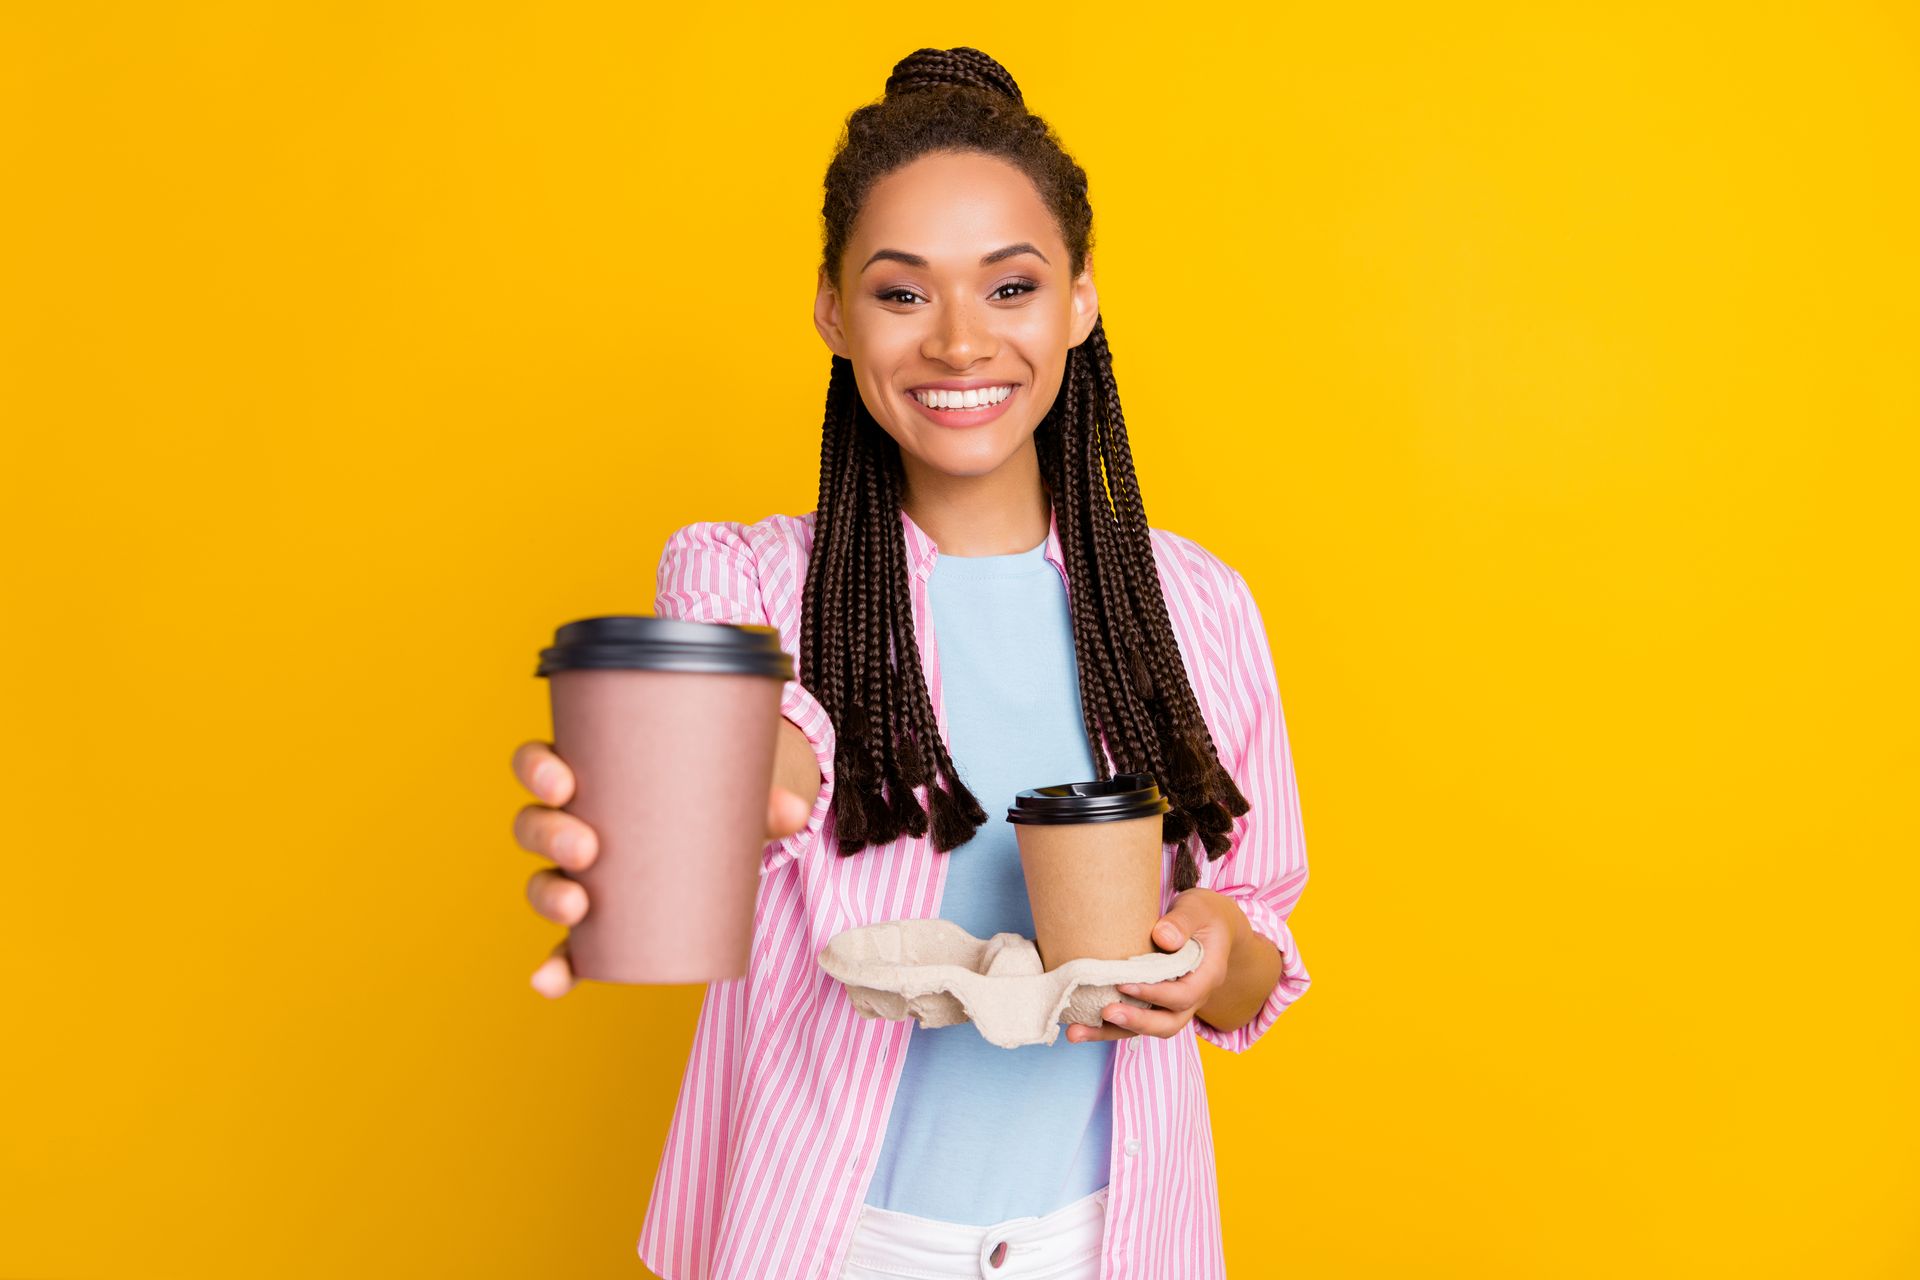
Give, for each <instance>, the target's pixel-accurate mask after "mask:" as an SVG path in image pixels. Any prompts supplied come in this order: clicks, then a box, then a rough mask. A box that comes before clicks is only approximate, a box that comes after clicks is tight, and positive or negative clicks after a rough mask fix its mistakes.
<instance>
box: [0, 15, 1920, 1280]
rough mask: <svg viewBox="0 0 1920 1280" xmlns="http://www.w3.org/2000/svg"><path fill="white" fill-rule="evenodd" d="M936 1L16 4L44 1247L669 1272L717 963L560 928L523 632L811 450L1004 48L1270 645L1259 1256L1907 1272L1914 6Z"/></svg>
mask: <svg viewBox="0 0 1920 1280" xmlns="http://www.w3.org/2000/svg"><path fill="white" fill-rule="evenodd" d="M913 8H914V6H900V5H893V4H888V5H875V4H855V5H835V6H830V7H819V8H816V9H811V10H806V11H801V10H795V9H788V8H784V7H773V6H769V7H767V8H765V9H762V10H750V9H734V10H733V11H731V12H725V13H719V12H698V11H697V10H698V7H697V6H691V7H688V8H687V9H686V10H685V11H682V12H676V13H667V12H663V11H660V10H657V9H655V8H653V7H652V6H645V5H625V4H605V5H595V6H585V5H479V6H476V5H471V4H457V5H456V4H445V5H439V6H433V7H429V6H426V5H421V4H395V3H381V4H371V3H369V4H359V5H341V4H327V5H319V4H280V5H257V6H237V5H236V6H220V5H211V4H204V3H197V4H185V5H179V6H167V5H148V6H136V5H98V4H70V5H43V6H38V7H37V8H36V9H33V10H29V9H28V8H27V7H26V6H9V8H8V11H7V15H6V17H5V19H4V26H0V173H4V175H5V185H6V198H5V200H4V201H3V202H0V221H3V222H4V237H3V238H0V291H3V302H4V306H0V323H4V326H5V327H4V332H0V339H4V344H3V345H0V394H3V395H4V401H3V402H0V412H3V413H4V418H5V425H6V436H7V449H6V454H5V457H6V460H7V461H6V464H5V466H4V468H0V474H4V477H5V478H4V485H5V488H4V491H0V497H3V498H4V502H3V503H0V507H3V508H4V517H0V518H4V520H5V528H4V534H5V537H6V540H7V548H8V553H7V556H6V558H5V559H6V570H5V573H6V579H7V582H6V590H5V593H4V597H5V601H6V609H7V625H6V628H5V644H6V653H5V655H4V671H5V675H4V681H5V684H4V695H5V705H6V708H7V720H8V732H7V733H6V735H5V739H6V743H5V764H6V765H7V773H6V777H7V779H8V781H9V782H10V783H11V784H12V787H13V798H12V803H11V804H10V805H9V806H8V809H9V811H10V814H11V816H12V819H13V821H12V825H11V830H10V832H9V839H8V846H9V856H10V863H11V866H10V870H9V873H8V875H7V884H6V890H5V892H4V895H3V900H4V902H5V903H6V917H5V920H4V928H0V939H3V941H0V949H3V950H0V955H4V959H5V962H6V972H7V975H8V980H7V991H8V999H7V1008H6V1011H5V1021H4V1028H5V1030H4V1035H5V1037H6V1040H7V1043H6V1045H5V1046H4V1052H0V1086H3V1088H4V1098H5V1103H6V1114H5V1116H4V1125H3V1126H0V1127H3V1129H4V1134H5V1137H4V1166H3V1167H0V1173H3V1175H4V1184H5V1185H4V1186H0V1215H5V1221H4V1223H3V1224H0V1275H5V1276H7V1277H17V1278H35V1280H38V1278H50V1277H123V1276H155V1277H173V1276H181V1277H189V1276H191V1277H225V1276H261V1275H286V1276H316V1277H319V1276H345V1275H367V1276H372V1275H380V1276H386V1275H392V1276H402V1275H419V1276H429V1275H445V1276H502V1277H506V1276H514V1277H519V1276H529V1277H531V1276H637V1275H640V1274H641V1273H642V1270H643V1269H642V1268H641V1267H640V1266H639V1264H638V1262H637V1261H636V1259H635V1257H634V1253H633V1245H634V1240H635V1237H636V1236H637V1234H638V1231H639V1227H640V1222H641V1216H642V1212H643V1210H644V1207H645V1203H646V1198H647V1192H648V1188H649V1186H650V1184H651V1180H652V1176H653V1169H654V1162H655V1159H656V1157H657V1155H658V1153H659V1150H660V1146H661V1143H662V1141H663V1139H664V1136H665V1133H666V1128H667V1124H668V1121H669V1118H670V1116H671V1110H672V1105H673V1099H674V1089H675V1086H676V1084H677V1082H678V1079H679V1074H680V1069H681V1065H682V1063H683V1061H684V1057H685V1053H686V1050H687V1047H688V1043H689V1039H690V1037H691V1034H692V1030H693V1024H694V1017H695V1014H696V1010H697V1008H698V1002H699V999H700V996H701V989H700V988H624V989H623V988H615V987H604V986H596V985H591V984H590V985H589V986H588V987H585V988H582V989H581V990H580V991H579V992H577V993H575V994H574V995H572V996H569V997H568V998H566V999H565V1000H562V1001H559V1002H549V1001H547V1000H545V999H543V998H541V997H540V996H539V995H537V994H536V993H535V992H533V991H532V990H531V988H530V987H529V986H528V985H527V976H528V974H529V973H530V972H531V970H532V969H533V968H534V967H535V965H536V964H537V963H538V962H539V961H540V960H541V959H542V958H543V957H544V956H545V954H546V952H547V949H548V948H549V946H550V945H551V944H552V943H553V942H554V940H555V939H556V938H557V936H558V929H557V927H556V926H553V925H550V924H547V923H546V922H544V921H542V920H540V919H538V918H537V917H536V916H535V915H534V913H533V912H532V911H531V910H529V908H528V907H527V905H526V903H525V901H524V900H523V897H522V894H523V886H524V882H525V879H526V877H527V875H528V874H530V873H531V872H532V871H533V870H534V869H535V868H536V867H537V866H539V865H541V863H540V862H539V860H538V859H535V858H533V857H532V856H530V855H528V854H526V853H524V852H521V851H519V850H518V849H516V848H515V846H514V845H513V843H512V840H511V836H510V831H509V824H510V822H511V819H512V815H513V813H514V811H515V810H516V809H517V808H518V807H519V805H520V804H521V803H522V802H523V801H524V800H525V798H526V797H525V796H524V795H523V793H521V792H520V790H519V789H518V788H517V786H516V785H515V784H514V782H513V780H512V778H511V776H510V774H509V772H508V763H507V762H508V757H509V755H510V753H511V751H512V749H513V748H514V746H515V745H516V744H517V743H518V742H520V741H521V740H523V739H526V738H529V737H544V736H546V733H547V731H548V728H549V722H548V720H547V709H546V702H545V698H546V686H545V683H544V682H542V681H538V680H536V679H534V678H533V676H532V674H531V673H532V666H533V661H534V653H535V650H536V649H537V648H538V646H539V645H540V644H542V643H544V642H545V641H546V639H547V638H548V637H549V636H550V634H551V628H552V626H553V625H555V624H556V623H557V622H558V621H561V620H564V619H566V618H571V617H578V616H582V615H586V614H590V613H596V612H621V611H636V610H637V611H644V610H646V609H647V608H648V607H649V606H650V604H651V593H652V575H653V569H654V563H655V559H656V557H657V555H658V553H659V549H660V545H661V543H662V541H663V539H664V538H665V536H666V534H667V533H668V532H669V531H670V530H671V529H673V528H675V527H676V526H678V525H680V524H682V523H685V522H687V521H690V520H695V519H712V518H732V519H743V520H756V519H759V518H761V517H762V516H765V515H767V514H768V513H770V512H776V511H780V512H791V513H803V512H805V511H808V510H810V509H812V507H813V506H814V504H815V489H814V486H815V483H816V466H817V447H818V430H819V421H820V413H821V406H822V402H823V397H824V391H825V380H826V375H827V358H828V357H827V352H826V349H825V347H824V346H823V345H822V344H821V343H820V342H819V340H818V337H817V336H816V335H815V333H814V332H813V329H812V326H811V321H810V316H809V309H810V300H811V296H812V273H813V269H814V263H815V260H816V254H817V251H818V225H817V218H818V209H819V204H820V180H821V176H822V172H823V170H824V168H825V165H826V162H827V160H828V157H829V155H830V152H831V148H832V145H833V142H834V140H835V137H836V135H837V132H838V129H839V126H840V122H841V120H842V119H843V118H844V116H845V114H846V112H848V111H849V110H851V109H852V108H853V107H855V106H857V105H859V104H860V103H862V102H864V101H867V100H869V99H870V98H872V97H873V96H875V95H877V94H878V93H879V91H880V89H881V86H882V84H883V82H884V79H885V76H886V74H887V71H888V69H889V67H890V66H891V64H892V63H893V61H894V60H895V59H897V58H899V57H901V56H903V55H904V54H906V53H907V52H909V51H910V50H912V49H913V48H915V47H917V46H920V45H938V46H948V45H956V44H973V45H977V46H980V47H982V48H985V49H986V50H988V51H989V52H990V53H992V54H994V55H995V56H996V57H998V58H1000V59H1001V60H1002V61H1003V62H1004V63H1006V65H1007V66H1008V67H1009V68H1011V69H1012V71H1013V72H1014V74H1015V75H1016V76H1017V77H1018V78H1019V80H1020V82H1021V84H1022V85H1023V87H1024V88H1025V90H1026V91H1027V94H1028V98H1029V101H1030V103H1031V104H1032V105H1033V106H1034V107H1035V108H1036V109H1037V110H1039V111H1040V112H1041V113H1042V114H1044V115H1046V116H1047V117H1049V118H1050V119H1051V120H1052V121H1053V122H1054V123H1055V125H1056V126H1057V127H1058V128H1059V129H1060V130H1061V132H1062V133H1063V135H1064V137H1065V139H1066V141H1067V143H1068V145H1069V147H1070V148H1071V149H1072V150H1073V151H1074V152H1075V154H1076V155H1077V157H1078V158H1079V159H1080V160H1081V161H1082V163H1083V164H1085V166H1086V167H1087V169H1088V171H1089V173H1090V174H1091V175H1092V192H1093V197H1094V201H1095V208H1096V217H1097V221H1096V235H1097V237H1098V239H1097V244H1096V250H1095V253H1096V256H1095V272H1096V277H1097V279H1098V281H1099V283H1100V285H1101V289H1102V302H1103V310H1104V313H1105V316H1106V321H1107V325H1108V328H1109V330H1110V332H1111V335H1112V341H1113V346H1114V351H1115V360H1116V370H1117V373H1118V376H1119V379H1120V382H1121V386H1122V390H1123V394H1124V397H1125V403H1126V407H1127V411H1128V419H1129V423H1130V426H1131V429H1132V432H1133V439H1134V445H1135V451H1136V457H1137V459H1138V462H1139V466H1140V470H1141V474H1142V476H1143V479H1144V484H1145V491H1146V497H1147V502H1148V514H1149V518H1150V519H1151V520H1152V521H1153V523H1155V524H1156V525H1159V526H1162V527H1165V528H1169V529H1172V530H1175V531H1177V532H1180V533H1184V534H1186V535H1189V536H1191V537H1194V538H1197V539H1198V540H1199V541H1201V542H1202V543H1203V544H1205V545H1206V546H1208V547H1209V548H1211V549H1212V550H1214V551H1215V552H1217V553H1218V554H1220V555H1221V556H1222V557H1224V558H1225V559H1226V560H1227V561H1228V562H1229V563H1231V564H1233V565H1235V566H1236V567H1238V568H1239V569H1241V570H1242V571H1243V572H1244V573H1245V574H1246V576H1247V578H1248V580H1249V582H1250V583H1251V584H1252V586H1253V588H1254V591H1255V593H1256V597H1257V599H1258V600H1259V601H1260V603H1261V605H1262V608H1263V609H1264V611H1265V616H1266V620H1267V623H1268V626H1269V629H1270V633H1271V638H1272V642H1273V646H1274V651H1275V656H1276V662H1277V666H1278V670H1279V673H1280V681H1281V688H1282V693H1283V695H1284V697H1285V701H1286V706H1287V711H1288V718H1289V722H1290V728H1291V731H1292V735H1293V746H1294V751H1295V756H1296V764H1297V768H1298V777H1299V784H1300V791H1301V797H1302V802H1303V806H1304V813H1305V820H1306V830H1307V837H1308V847H1309V854H1310V859H1311V863H1312V868H1313V874H1312V879H1311V882H1310V884H1309V887H1308V890H1307V893H1306V895H1305V897H1304V899H1303V900H1302V905H1301V906H1300V908H1299V910H1298V912H1297V913H1296V915H1295V917H1294V923H1295V926H1296V928H1297V930H1298V932H1299V936H1300V939H1301V944H1302V947H1303V954H1304V955H1305V956H1306V958H1307V962H1308V964H1309V967H1310V968H1311V970H1312V972H1313V974H1314V979H1315V982H1314V987H1313V990H1312V991H1311V993H1310V994H1309V995H1308V996H1307V997H1306V999H1305V1000H1304V1001H1303V1002H1302V1003H1301V1004H1300V1005H1298V1006H1297V1007H1296V1008H1294V1009H1293V1010H1291V1011H1289V1012H1288V1013H1287V1015H1286V1016H1285V1017H1284V1019H1283V1020H1282V1022H1281V1023H1280V1024H1278V1025H1277V1026H1276V1028H1275V1030H1274V1032H1273V1033H1272V1034H1271V1035H1269V1036H1268V1037H1267V1038H1266V1040H1265V1041H1264V1042H1263V1043H1262V1044H1260V1045H1259V1046H1258V1047H1257V1048H1256V1049H1255V1050H1254V1051H1253V1052H1252V1053H1250V1054H1248V1055H1246V1056H1245V1057H1231V1056H1228V1055H1224V1054H1221V1053H1218V1052H1216V1051H1214V1050H1212V1049H1211V1048H1208V1049H1205V1050H1204V1051H1203V1055H1202V1056H1203V1058H1204V1060H1205V1062H1206V1068H1207V1072H1208V1078H1209V1081H1210V1086H1211V1089H1212V1098H1213V1107H1214V1112H1213V1114H1214V1123H1215V1129H1216V1137H1217V1142H1218V1149H1219V1153H1220V1170H1221V1199H1222V1208H1223V1213H1224V1216H1225V1230H1226V1249H1227V1256H1228V1260H1229V1264H1230V1270H1231V1273H1232V1274H1233V1275H1234V1276H1235V1277H1236V1278H1237V1280H1252V1278H1254V1277H1262V1276H1273V1277H1309V1276H1312V1277H1347V1276H1376V1275H1377V1276H1401V1275H1416V1274H1417V1275H1423V1276H1476V1277H1486V1276H1516V1277H1520V1276H1555V1277H1559V1276H1571V1277H1579V1276H1615V1275H1636V1276H1637V1275H1662V1276H1665V1275H1673V1276H1681V1275H1687V1276H1699V1275H1739V1276H1810V1275H1822V1276H1912V1275H1917V1274H1920V1230H1917V1229H1916V1227H1915V1225H1914V1224H1915V1221H1916V1218H1915V1217H1914V1216H1913V1211H1914V1208H1915V1205H1916V1203H1920V1142H1916V1137H1920V1114H1917V1112H1920V1089H1916V1078H1917V1077H1920V1071H1917V1070H1916V1067H1917V1066H1920V1064H1917V1063H1916V1051H1915V1045H1916V1040H1917V1039H1920V1037H1917V1036H1916V1030H1917V1027H1916V1023H1917V1021H1920V1018H1917V1017H1916V990H1917V989H1920V988H1917V987H1916V982H1915V979H1916V967H1917V966H1916V962H1915V955H1914V950H1913V948H1914V946H1915V942H1916V932H1917V931H1916V929H1915V926H1914V920H1913V908H1914V904H1915V898H1916V894H1915V890H1916V888H1917V887H1920V873H1916V869H1915V868H1916V854H1917V853H1920V841H1917V840H1916V839H1915V835H1916V832H1915V818H1914V799H1915V795H1914V792H1915V786H1914V783H1915V763H1916V751H1915V741H1916V732H1915V723H1916V712H1920V706H1916V703H1917V702H1920V699H1916V687H1915V680H1914V673H1913V661H1914V654H1915V648H1916V643H1915V642H1916V635H1915V629H1914V627H1913V625H1912V619H1911V617H1910V616H1909V613H1908V611H1909V610H1910V609H1911V608H1912V606H1913V603H1914V597H1915V588H1916V575H1915V573H1914V563H1915V552H1916V546H1915V538H1914V536H1913V532H1914V531H1913V525H1912V519H1913V516H1912V503H1913V496H1914V488H1915V482H1916V478H1920V477H1916V467H1915V465H1914V464H1915V454H1916V447H1915V442H1914V436H1915V430H1916V427H1917V426H1920V412H1917V410H1920V374H1917V373H1916V352H1917V351H1920V343H1917V342H1916V339H1920V301H1917V300H1920V268H1917V266H1916V256H1917V253H1920V251H1917V250H1916V239H1915V229H1916V227H1920V193H1917V192H1916V186H1915V179H1914V160H1915V138H1916V126H1920V89H1917V88H1916V85H1920V22H1917V21H1916V19H1915V16H1914V11H1913V10H1912V9H1911V8H1910V7H1909V6H1906V5H1903V4H1892V3H1887V4H1878V5H1874V4H1861V3H1853V4H1828V5H1819V6H1816V5H1801V6H1780V5H1762V6H1754V5H1746V4H1741V5H1735V4H1724V5H1711V6H1705V5H1691V6H1668V5H1644V6H1642V5H1626V6H1613V5H1578V4H1568V5H1547V6H1543V5H1537V4H1525V3H1514V4H1511V5H1494V4H1486V3H1465V4H1451V5H1418V6H1413V5H1410V6H1406V7H1404V8H1393V7H1378V6H1347V5H1335V6H1326V5H1299V4H1289V5H1283V6H1280V7H1278V8H1277V9H1276V8H1270V7H1268V6H1249V7H1247V8H1246V9H1245V10H1216V11H1211V12H1209V11H1206V10H1201V9H1192V8H1188V9H1181V10H1178V11H1176V13H1175V15H1174V16H1175V17H1177V18H1178V21H1177V22H1173V23H1167V22H1165V20H1164V19H1165V13H1164V11H1162V10H1159V9H1157V8H1156V9H1154V10H1152V11H1147V10H1144V9H1143V10H1142V11H1140V12H1133V11H1130V10H1125V9H1117V10H1116V9H1101V8H1097V7H1096V8H1092V9H1078V10H1075V9H1064V10H1046V9H1035V8H1034V7H1033V6H1031V5H1025V4H1021V5H1010V4H979V5H974V6H968V8H969V10H970V12H969V14H968V15H967V17H966V20H964V21H958V20H954V21H949V20H945V19H941V20H928V21H917V20H909V19H908V18H905V17H903V16H902V15H903V14H904V13H906V12H908V11H910V10H912V9H913ZM1171 1280H1178V1278H1171Z"/></svg>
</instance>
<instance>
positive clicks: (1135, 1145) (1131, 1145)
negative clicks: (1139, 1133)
mask: <svg viewBox="0 0 1920 1280" xmlns="http://www.w3.org/2000/svg"><path fill="white" fill-rule="evenodd" d="M1127 1154H1128V1155H1130V1156H1137V1155H1139V1154H1140V1139H1138V1138H1128V1139H1127Z"/></svg>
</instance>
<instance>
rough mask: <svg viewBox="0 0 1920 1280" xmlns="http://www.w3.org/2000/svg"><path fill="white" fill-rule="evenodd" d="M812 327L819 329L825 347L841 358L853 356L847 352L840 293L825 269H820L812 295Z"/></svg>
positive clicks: (849, 358) (845, 358)
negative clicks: (828, 277)
mask: <svg viewBox="0 0 1920 1280" xmlns="http://www.w3.org/2000/svg"><path fill="white" fill-rule="evenodd" d="M813 327H814V328H816V329H818V330H819V331H820V340H821V341H822V342H824V343H826V344H827V349H828V350H829V351H832V352H833V354H835V355H837V356H839V357H840V358H841V359H843V360H851V359H852V358H853V357H852V356H851V355H849V354H848V352H847V333H846V329H845V328H844V326H843V317H842V316H841V314H840V293H839V291H838V290H836V289H835V288H834V287H833V282H832V281H831V280H828V279H827V269H826V268H825V267H822V268H821V269H820V283H819V288H818V289H817V291H816V292H815V293H814V295H813Z"/></svg>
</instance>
